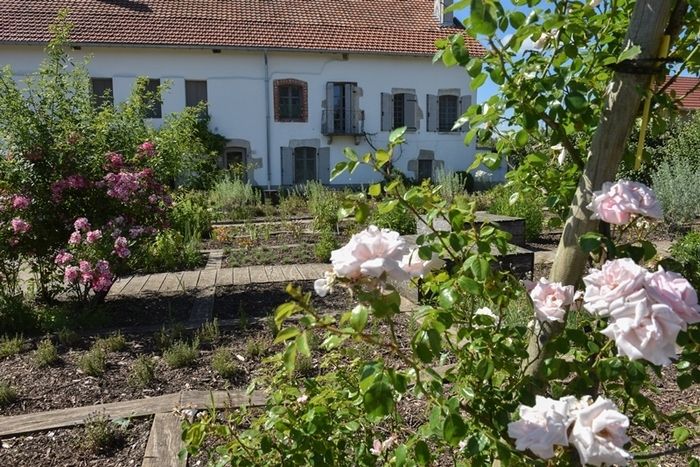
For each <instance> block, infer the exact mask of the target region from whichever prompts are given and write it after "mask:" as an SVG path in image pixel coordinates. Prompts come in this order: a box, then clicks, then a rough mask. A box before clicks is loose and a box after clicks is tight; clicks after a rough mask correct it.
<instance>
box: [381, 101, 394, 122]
mask: <svg viewBox="0 0 700 467" xmlns="http://www.w3.org/2000/svg"><path fill="white" fill-rule="evenodd" d="M393 129H394V95H393V94H391V93H388V92H383V93H382V123H381V131H391V130H393Z"/></svg>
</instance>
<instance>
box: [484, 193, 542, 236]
mask: <svg viewBox="0 0 700 467" xmlns="http://www.w3.org/2000/svg"><path fill="white" fill-rule="evenodd" d="M490 191H492V192H493V194H494V198H493V201H492V202H491V206H490V207H489V212H490V213H492V214H499V215H501V216H512V217H522V218H523V219H525V239H526V240H528V241H531V240H535V239H537V238H538V237H539V236H540V233H542V226H543V223H544V214H543V211H542V209H543V208H544V201H543V200H542V199H541V198H539V197H537V196H534V195H532V194H529V193H520V194H519V196H518V198H517V201H515V202H514V203H511V196H512V195H513V194H514V193H515V191H514V190H513V188H512V187H511V186H509V185H499V186H497V187H495V188H492V189H491V190H490Z"/></svg>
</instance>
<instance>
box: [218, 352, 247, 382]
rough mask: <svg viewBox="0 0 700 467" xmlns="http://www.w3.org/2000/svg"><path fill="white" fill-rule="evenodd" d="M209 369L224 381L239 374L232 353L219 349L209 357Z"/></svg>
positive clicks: (239, 371)
mask: <svg viewBox="0 0 700 467" xmlns="http://www.w3.org/2000/svg"><path fill="white" fill-rule="evenodd" d="M211 367H212V369H213V370H214V371H215V372H216V373H218V374H219V376H221V377H222V378H224V379H233V378H235V377H236V376H237V375H239V374H240V373H241V369H240V368H239V366H238V363H237V361H236V357H235V355H234V353H233V351H232V350H231V349H229V348H227V347H219V348H218V349H216V350H215V351H214V354H213V355H212V357H211Z"/></svg>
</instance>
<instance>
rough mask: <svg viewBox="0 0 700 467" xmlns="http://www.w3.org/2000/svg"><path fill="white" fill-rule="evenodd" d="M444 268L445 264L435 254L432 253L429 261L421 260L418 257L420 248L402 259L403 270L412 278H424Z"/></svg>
mask: <svg viewBox="0 0 700 467" xmlns="http://www.w3.org/2000/svg"><path fill="white" fill-rule="evenodd" d="M444 266H445V262H444V261H443V260H442V259H441V258H440V257H439V256H438V255H437V253H435V252H432V256H431V258H430V259H428V260H425V259H421V257H420V256H419V255H418V248H414V249H413V250H411V252H410V253H408V254H407V255H405V256H404V257H403V258H402V259H401V269H403V270H404V271H406V272H407V273H408V274H409V275H410V276H411V277H423V276H424V275H425V274H427V273H429V272H430V271H433V270H435V269H440V268H442V267H444Z"/></svg>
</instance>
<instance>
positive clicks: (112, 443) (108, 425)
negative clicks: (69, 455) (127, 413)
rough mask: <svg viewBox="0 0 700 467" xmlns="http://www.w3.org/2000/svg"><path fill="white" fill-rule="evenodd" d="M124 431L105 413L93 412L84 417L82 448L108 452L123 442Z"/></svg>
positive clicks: (96, 451) (124, 437)
mask: <svg viewBox="0 0 700 467" xmlns="http://www.w3.org/2000/svg"><path fill="white" fill-rule="evenodd" d="M125 439H126V433H125V432H124V430H123V429H122V428H121V427H120V426H119V425H117V424H116V423H115V422H113V421H112V420H110V418H109V417H108V416H107V414H105V413H101V414H100V413H95V414H91V415H89V416H88V418H86V419H85V426H84V428H83V437H82V440H81V443H82V447H83V449H85V450H87V451H91V452H95V453H105V452H110V451H112V450H114V449H117V448H119V447H120V446H122V445H123V444H124V441H125Z"/></svg>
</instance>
